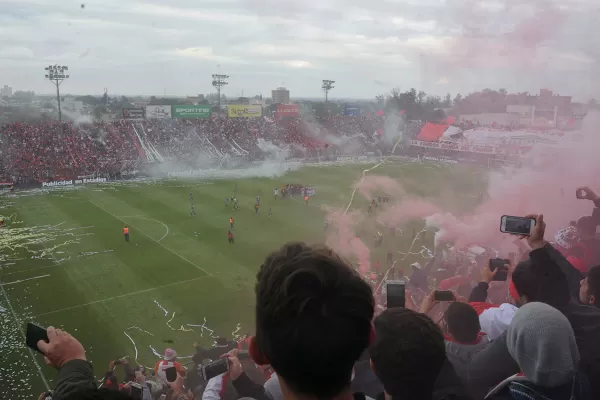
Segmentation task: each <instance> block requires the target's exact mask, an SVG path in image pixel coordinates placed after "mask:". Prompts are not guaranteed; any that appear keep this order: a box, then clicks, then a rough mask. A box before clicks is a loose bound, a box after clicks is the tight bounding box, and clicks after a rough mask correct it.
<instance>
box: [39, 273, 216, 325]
mask: <svg viewBox="0 0 600 400" xmlns="http://www.w3.org/2000/svg"><path fill="white" fill-rule="evenodd" d="M212 277H213V276H212V275H204V276H200V277H198V278H192V279H186V280H185V281H179V282H173V283H168V284H166V285H162V286H156V287H153V288H149V289H144V290H138V291H137V292H131V293H125V294H120V295H118V296H113V297H109V298H107V299H102V300H95V301H90V302H89V303H84V304H78V305H76V306H71V307H65V308H61V309H58V310H54V311H48V312H45V313H42V314H38V315H35V316H33V317H32V319H33V318H39V317H43V316H46V315H51V314H56V313H59V312H63V311H70V310H75V309H78V308H82V307H87V306H91V305H93V304H100V303H106V302H107V301H112V300H116V299H122V298H124V297H130V296H135V295H138V294H142V293H148V292H152V291H154V290H158V289H164V288H168V287H171V286H175V285H181V284H183V283H188V282H194V281H198V280H200V279H204V278H212Z"/></svg>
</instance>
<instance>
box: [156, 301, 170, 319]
mask: <svg viewBox="0 0 600 400" xmlns="http://www.w3.org/2000/svg"><path fill="white" fill-rule="evenodd" d="M154 304H156V305H157V306H158V308H160V309H161V310H162V311H163V312H164V313H165V317H166V316H167V315H169V312H168V311H167V309H166V308H164V307H163V306H161V305H160V304H159V303H158V301H156V300H154Z"/></svg>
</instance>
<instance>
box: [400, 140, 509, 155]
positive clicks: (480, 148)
mask: <svg viewBox="0 0 600 400" xmlns="http://www.w3.org/2000/svg"><path fill="white" fill-rule="evenodd" d="M410 144H411V145H412V146H417V147H428V148H430V149H441V150H454V151H464V152H468V153H480V154H497V153H498V148H497V147H494V146H488V145H476V144H460V143H453V142H424V141H422V140H411V141H410Z"/></svg>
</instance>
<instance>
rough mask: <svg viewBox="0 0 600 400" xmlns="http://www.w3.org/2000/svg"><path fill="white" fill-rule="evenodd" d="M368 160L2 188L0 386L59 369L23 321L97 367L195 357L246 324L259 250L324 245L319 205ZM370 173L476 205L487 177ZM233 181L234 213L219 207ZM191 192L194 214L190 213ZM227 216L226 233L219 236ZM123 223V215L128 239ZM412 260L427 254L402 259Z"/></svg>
mask: <svg viewBox="0 0 600 400" xmlns="http://www.w3.org/2000/svg"><path fill="white" fill-rule="evenodd" d="M367 167H368V165H367V166H365V165H346V166H328V167H305V168H302V169H300V170H297V171H292V172H288V173H286V174H285V175H284V176H280V177H277V178H272V179H271V178H251V179H240V180H232V179H230V180H183V179H169V180H162V181H145V182H116V183H109V184H93V185H89V186H85V187H77V188H54V189H51V190H37V191H35V190H34V191H24V192H19V191H17V192H16V193H15V194H14V195H10V194H6V195H4V196H2V197H0V215H3V216H4V217H5V218H7V225H6V226H5V227H4V228H1V230H0V240H1V243H2V254H1V255H0V265H1V270H0V283H1V285H0V290H1V291H0V307H1V308H0V323H1V324H2V329H1V336H0V357H2V362H1V363H0V393H1V394H0V398H7V397H5V396H6V395H7V394H8V393H10V398H12V399H16V398H31V396H32V395H33V394H34V393H35V395H36V397H37V394H38V393H39V392H41V391H42V390H44V388H45V386H46V385H49V386H50V387H52V385H53V382H52V380H53V378H54V376H55V373H54V371H52V370H50V369H49V368H47V367H46V366H45V365H43V364H44V363H43V358H42V357H40V356H39V355H34V354H33V353H32V352H30V351H29V350H28V349H27V348H26V347H25V346H24V330H25V325H26V323H27V322H28V321H34V322H36V323H38V324H40V325H42V326H49V325H53V326H56V327H62V328H64V329H66V330H67V331H69V332H70V333H72V334H73V335H74V336H75V337H77V338H78V339H79V340H80V341H81V342H82V343H83V345H84V347H85V348H86V350H87V354H88V359H90V360H91V361H92V362H93V364H94V368H95V371H96V374H97V376H98V377H101V376H102V375H103V374H104V371H105V370H106V368H107V365H108V362H109V361H110V360H113V359H116V358H119V357H123V356H128V357H129V358H130V360H131V361H132V362H133V361H134V360H135V359H136V357H137V361H138V362H139V363H141V364H144V365H148V366H150V365H153V364H154V363H155V362H156V360H157V357H156V355H154V354H153V351H152V348H153V349H155V350H156V351H158V352H159V353H162V352H163V351H164V349H165V348H166V347H172V348H174V349H176V350H177V352H178V354H179V355H180V356H190V355H191V354H192V353H193V351H194V349H193V347H192V343H194V342H200V343H203V344H204V345H206V346H210V345H211V344H212V342H213V339H212V338H213V337H216V336H226V337H231V336H232V335H234V336H235V335H241V334H245V333H252V331H253V323H254V321H253V318H254V283H255V275H256V272H257V271H258V268H259V267H260V265H261V262H262V260H263V259H264V258H265V256H266V255H267V254H268V253H269V252H271V251H273V250H276V249H277V248H279V247H280V246H281V245H282V244H283V243H285V242H288V241H305V242H307V243H323V242H324V239H325V233H324V226H323V221H324V217H325V213H326V211H325V210H324V209H325V208H327V207H345V206H346V205H347V204H348V201H349V199H350V194H351V192H352V188H353V185H354V184H355V183H356V182H357V181H358V180H359V179H360V176H361V171H362V170H363V169H365V168H367ZM371 174H374V175H375V174H376V175H386V176H389V177H392V178H394V179H395V180H397V181H398V182H400V183H402V185H403V186H404V187H405V189H406V191H407V193H411V194H415V195H419V196H422V197H426V198H429V199H432V200H433V201H436V199H438V200H439V199H445V200H444V201H446V200H447V201H448V204H454V207H458V208H459V209H461V208H462V209H468V208H469V207H471V206H472V205H474V204H475V203H476V201H477V197H478V196H477V194H478V193H479V192H480V191H481V190H482V187H483V185H484V182H485V172H483V171H482V170H480V169H476V168H472V167H466V166H452V167H438V166H434V165H427V164H386V165H384V166H382V167H380V168H379V169H377V170H375V171H373V172H371ZM286 183H298V184H303V185H312V186H314V187H315V189H316V195H315V196H314V197H313V198H312V199H311V200H310V203H309V205H306V204H304V202H303V201H302V200H301V199H299V198H296V199H285V200H281V199H278V200H277V201H275V200H274V199H273V189H274V188H275V187H279V188H280V187H281V186H282V185H283V184H286ZM234 188H235V190H236V196H237V198H238V200H239V206H240V208H239V210H238V211H232V210H231V204H230V206H229V208H226V207H225V201H224V199H225V197H228V196H231V195H232V193H233V191H234ZM190 192H192V194H193V198H194V201H193V203H194V204H195V210H196V213H197V215H196V216H190V215H189V214H190V201H189V193H190ZM380 194H381V195H384V194H385V193H383V192H381V193H380ZM256 196H260V197H261V202H260V204H261V208H260V213H259V214H258V215H255V212H254V203H255V199H256ZM396 200H399V199H394V198H392V199H391V203H393V202H394V201H396ZM367 204H368V200H367V199H365V198H363V197H361V196H360V195H359V194H357V196H356V198H355V199H354V201H353V204H352V208H353V209H358V210H361V211H364V212H366V209H367ZM457 204H459V206H456V205H457ZM269 208H271V209H272V214H273V215H272V216H270V217H269V216H268V215H267V214H268V210H269ZM454 210H456V208H455V209H454ZM230 216H231V217H233V218H234V219H235V228H234V233H235V244H233V245H231V244H229V243H228V241H227V231H228V229H229V223H228V220H229V217H230ZM124 225H128V226H129V227H130V234H131V240H130V242H128V243H126V242H125V240H124V237H123V234H122V228H123V226H124ZM422 228H423V222H422V221H413V222H411V223H409V224H407V225H406V226H402V227H399V229H402V234H397V235H396V236H395V237H394V238H391V237H390V238H388V237H386V239H385V242H384V245H383V246H382V247H381V248H378V249H374V250H373V252H372V261H375V260H381V262H382V264H384V261H385V254H386V253H387V251H389V250H400V251H406V249H408V247H409V246H410V244H411V243H412V241H413V237H412V235H413V232H414V231H415V230H420V229H422ZM377 229H378V228H377V226H376V223H375V218H372V221H370V222H368V223H366V224H363V225H361V227H360V228H359V230H360V232H357V234H360V235H361V237H364V238H372V237H373V234H374V233H375V232H376V230H377ZM366 241H367V244H368V245H371V244H372V243H370V240H366ZM432 241H433V234H430V233H428V234H427V235H425V236H424V237H423V238H419V239H418V240H417V243H416V246H417V247H416V248H418V249H420V248H421V246H422V245H425V246H428V247H432ZM349 261H351V262H356V260H352V259H350V260H349ZM414 261H422V258H420V257H417V256H414V257H408V258H406V260H404V262H406V263H409V262H414ZM183 361H184V362H186V361H189V359H185V358H184V359H183Z"/></svg>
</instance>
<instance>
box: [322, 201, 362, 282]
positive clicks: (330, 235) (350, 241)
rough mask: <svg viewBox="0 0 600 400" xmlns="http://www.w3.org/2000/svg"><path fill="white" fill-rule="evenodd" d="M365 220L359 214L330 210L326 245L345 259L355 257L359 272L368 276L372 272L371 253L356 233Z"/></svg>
mask: <svg viewBox="0 0 600 400" xmlns="http://www.w3.org/2000/svg"><path fill="white" fill-rule="evenodd" d="M363 219H364V216H363V215H362V214H361V213H359V212H350V213H344V210H331V209H330V210H328V213H327V221H328V222H330V224H329V230H328V232H327V237H326V244H327V246H329V247H331V248H332V249H334V250H335V251H336V252H337V253H338V254H340V255H341V256H343V257H355V258H356V259H357V260H358V263H359V264H358V267H359V271H360V272H361V273H362V274H366V273H367V272H369V271H370V270H371V251H370V250H369V247H368V246H367V245H366V244H365V243H364V242H363V241H362V239H361V238H360V237H358V236H357V235H356V233H355V231H356V229H357V227H358V226H360V223H361V222H362V220H363Z"/></svg>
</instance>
